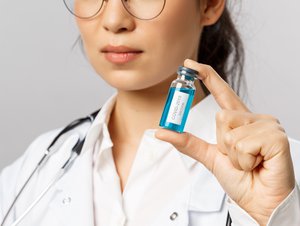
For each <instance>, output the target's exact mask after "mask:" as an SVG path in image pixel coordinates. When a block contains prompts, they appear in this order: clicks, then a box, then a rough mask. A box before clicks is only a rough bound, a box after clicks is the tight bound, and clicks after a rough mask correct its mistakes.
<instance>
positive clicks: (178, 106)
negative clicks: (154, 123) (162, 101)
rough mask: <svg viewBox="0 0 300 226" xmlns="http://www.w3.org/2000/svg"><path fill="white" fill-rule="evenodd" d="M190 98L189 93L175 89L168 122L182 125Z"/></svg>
mask: <svg viewBox="0 0 300 226" xmlns="http://www.w3.org/2000/svg"><path fill="white" fill-rule="evenodd" d="M188 99H189V94H187V93H183V92H180V91H175V93H174V96H173V99H172V103H171V106H170V110H169V113H168V117H167V122H170V123H174V124H177V125H181V121H182V118H183V115H184V112H185V107H186V104H187V102H188Z"/></svg>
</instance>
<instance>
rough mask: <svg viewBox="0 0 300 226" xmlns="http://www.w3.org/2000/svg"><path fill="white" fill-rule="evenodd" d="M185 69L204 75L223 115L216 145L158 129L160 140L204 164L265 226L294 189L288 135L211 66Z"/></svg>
mask: <svg viewBox="0 0 300 226" xmlns="http://www.w3.org/2000/svg"><path fill="white" fill-rule="evenodd" d="M184 65H185V66H186V67H189V68H192V69H194V70H197V71H198V72H199V74H200V75H199V79H201V80H202V81H203V83H204V84H205V86H206V87H207V88H208V90H209V91H210V92H211V94H212V95H213V96H214V98H215V99H216V102H217V103H218V104H219V105H220V107H221V109H222V110H221V111H220V112H218V113H217V115H216V125H217V144H209V143H207V142H205V141H204V140H201V139H200V138H197V137H195V136H193V135H192V134H189V133H183V134H179V133H176V132H173V131H169V130H165V129H159V130H158V131H157V132H156V137H157V138H158V139H161V140H164V141H167V142H170V143H171V144H173V145H174V146H175V147H176V148H177V149H178V150H179V151H181V152H182V153H184V154H186V155H189V156H190V157H192V158H194V159H196V160H197V161H199V162H201V163H202V164H204V165H205V166H206V167H207V168H208V169H209V170H210V171H211V172H212V173H213V174H214V175H215V177H216V178H217V179H218V181H219V183H220V184H221V186H222V187H223V189H224V190H225V192H226V193H227V194H228V195H229V197H230V198H231V199H232V200H234V201H235V202H236V203H237V204H238V205H239V206H240V207H241V208H243V209H244V210H245V211H247V212H248V214H250V215H251V216H252V217H253V218H254V219H255V220H256V221H257V222H258V223H259V224H260V225H266V224H267V222H268V220H269V218H270V216H271V214H272V212H273V210H274V209H275V208H276V207H277V206H278V205H279V204H280V203H281V202H282V201H283V200H284V199H285V198H286V197H287V196H288V194H289V193H290V192H291V191H292V190H293V189H294V186H295V179H294V178H295V177H294V172H293V166H292V160H291V156H290V151H289V143H288V139H287V136H286V134H285V132H284V129H283V128H282V127H281V126H280V124H279V122H278V120H277V119H275V118H274V117H272V116H270V115H261V114H253V113H251V112H250V111H249V110H248V109H247V107H246V106H245V105H244V103H243V102H242V101H241V100H240V98H239V97H238V96H237V95H236V94H235V92H234V91H233V90H232V89H231V88H230V87H229V85H228V84H227V83H226V82H225V81H224V80H223V79H222V78H221V77H220V76H219V75H218V74H217V73H216V72H215V71H214V70H213V69H212V68H211V67H210V66H207V65H203V64H199V63H197V62H195V61H192V60H186V61H185V63H184Z"/></svg>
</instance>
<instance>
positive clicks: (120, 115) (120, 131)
mask: <svg viewBox="0 0 300 226" xmlns="http://www.w3.org/2000/svg"><path fill="white" fill-rule="evenodd" d="M170 84H171V82H170V81H166V82H165V84H162V85H161V86H159V87H151V88H148V89H144V90H138V91H120V90H119V91H118V94H117V98H116V104H115V106H114V109H113V111H112V114H111V117H110V121H109V130H110V133H111V135H112V139H113V140H114V139H117V140H118V141H127V142H130V141H131V142H134V143H139V140H140V139H141V137H142V135H143V133H144V131H145V130H146V129H157V128H158V127H159V120H160V118H161V114H162V111H163V107H164V105H165V101H166V98H167V94H168V89H169V86H170ZM195 85H196V89H197V92H196V94H195V97H194V101H193V106H194V105H195V104H197V103H198V102H200V101H201V100H202V99H203V98H204V93H203V90H202V88H201V86H200V84H199V82H198V81H196V82H195Z"/></svg>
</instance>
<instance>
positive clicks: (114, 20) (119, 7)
mask: <svg viewBox="0 0 300 226" xmlns="http://www.w3.org/2000/svg"><path fill="white" fill-rule="evenodd" d="M103 4H104V5H103V6H102V7H103V11H102V25H103V27H104V29H105V30H107V31H110V32H113V33H122V32H127V31H132V30H133V29H134V28H135V19H134V18H133V17H132V16H131V15H130V14H129V13H128V12H127V10H126V9H125V7H124V6H123V3H122V1H121V0H105V1H104V3H103Z"/></svg>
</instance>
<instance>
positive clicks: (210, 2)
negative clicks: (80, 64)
mask: <svg viewBox="0 0 300 226" xmlns="http://www.w3.org/2000/svg"><path fill="white" fill-rule="evenodd" d="M224 5H225V0H203V1H200V4H199V2H196V1H182V0H173V1H167V5H166V6H165V9H164V11H163V12H162V14H161V15H160V16H159V17H157V18H155V19H153V20H149V21H145V20H139V19H136V18H134V17H132V16H131V15H130V14H128V13H127V11H126V10H125V9H124V7H123V5H122V3H121V1H120V0H109V1H106V2H104V6H103V9H102V10H101V12H100V13H99V14H98V15H97V16H96V17H94V18H92V19H89V20H82V19H78V18H77V24H78V28H79V30H80V33H81V38H82V40H83V44H84V48H85V51H86V54H87V57H88V59H89V61H90V63H91V64H92V66H93V67H94V69H95V71H96V72H97V73H98V74H99V75H101V77H102V78H103V79H104V80H105V81H106V82H107V83H109V84H110V85H111V86H113V87H115V88H116V89H117V91H118V94H117V100H116V104H115V106H114V108H113V111H112V114H111V116H110V120H109V124H108V127H109V131H110V135H111V139H112V141H113V143H114V147H113V156H114V161H115V165H116V169H117V172H118V174H119V177H120V182H121V184H120V186H121V190H122V191H123V189H124V188H125V185H126V181H127V178H128V175H129V173H130V168H131V165H132V162H133V160H134V157H135V154H136V150H137V148H138V145H139V142H140V140H141V137H142V135H143V133H144V131H145V130H146V129H149V128H158V123H159V119H160V117H161V111H162V109H163V106H164V103H165V98H166V95H167V92H168V88H169V85H170V83H171V81H172V80H173V79H174V78H175V76H176V73H175V72H176V69H177V67H178V66H179V65H181V64H182V63H183V62H184V60H185V59H186V58H189V59H192V60H187V61H185V63H184V65H185V66H187V67H190V68H192V69H195V70H197V71H199V73H200V75H201V77H200V79H202V81H203V83H204V84H205V85H206V87H207V88H208V89H209V90H210V92H211V93H212V95H213V96H214V98H215V99H216V101H217V103H218V104H219V105H220V106H221V108H222V111H221V112H219V113H218V114H217V117H216V124H217V144H208V143H207V142H205V141H203V140H201V139H199V138H197V137H195V136H193V135H192V134H189V133H183V134H178V133H175V132H172V131H168V130H164V129H159V130H158V131H157V133H156V137H157V138H158V139H161V140H164V141H167V142H170V143H172V144H173V145H174V146H175V147H176V148H177V149H178V150H179V151H181V152H183V153H184V154H187V155H189V156H191V157H192V158H194V159H196V160H198V161H199V162H201V163H203V164H204V165H205V166H206V167H207V168H208V169H209V170H211V172H212V173H213V174H214V175H215V176H216V178H217V179H218V180H219V182H220V184H221V185H222V186H223V188H224V190H225V191H226V193H227V194H228V195H229V196H230V197H231V199H232V200H233V201H235V202H236V203H237V204H238V205H239V206H241V207H242V208H243V209H244V210H245V211H247V212H248V213H249V214H250V215H251V216H252V217H253V218H254V219H255V220H256V221H257V222H258V223H259V224H260V225H266V224H267V222H268V219H269V217H270V215H271V213H272V212H273V210H274V209H275V208H276V207H277V206H278V205H279V204H280V203H281V202H282V201H283V200H284V199H285V198H286V197H287V196H288V194H289V193H290V192H291V191H292V189H293V188H294V186H295V179H294V173H293V168H292V161H291V157H290V151H289V144H288V140H287V136H286V134H285V132H284V130H283V128H282V127H281V126H280V124H279V122H278V120H276V119H275V118H274V117H272V116H269V115H262V114H254V113H251V112H250V111H249V110H248V109H247V107H246V106H245V104H243V102H242V101H241V100H240V99H239V97H238V96H237V95H236V94H235V93H234V91H233V90H232V89H231V88H230V87H229V86H228V85H227V83H225V82H224V81H223V80H222V79H221V78H220V76H219V75H218V74H217V73H216V72H215V71H214V70H213V69H212V68H211V67H209V66H207V65H203V64H199V63H197V62H195V61H193V60H195V59H196V56H197V49H198V43H199V39H200V34H201V32H202V29H203V27H204V26H208V25H211V24H213V23H215V22H216V21H217V20H218V18H219V17H220V15H221V14H222V12H223V10H224ZM108 44H110V45H126V46H129V47H132V48H137V49H140V50H142V51H143V53H142V54H141V56H139V58H137V59H136V60H134V61H131V62H129V63H126V64H115V63H111V62H109V61H107V60H106V59H105V57H104V56H103V54H102V53H101V52H100V49H101V48H102V47H104V46H105V45H108ZM166 59H167V60H166ZM197 91H198V92H196V96H195V99H194V102H193V105H195V104H197V103H198V102H200V101H201V100H202V99H203V98H204V94H203V91H202V89H201V87H200V86H199V84H197ZM149 106H151V107H149ZM124 116H126V117H124ZM230 178H232V179H230Z"/></svg>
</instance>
